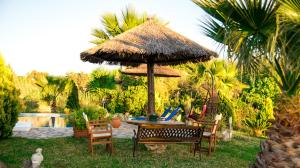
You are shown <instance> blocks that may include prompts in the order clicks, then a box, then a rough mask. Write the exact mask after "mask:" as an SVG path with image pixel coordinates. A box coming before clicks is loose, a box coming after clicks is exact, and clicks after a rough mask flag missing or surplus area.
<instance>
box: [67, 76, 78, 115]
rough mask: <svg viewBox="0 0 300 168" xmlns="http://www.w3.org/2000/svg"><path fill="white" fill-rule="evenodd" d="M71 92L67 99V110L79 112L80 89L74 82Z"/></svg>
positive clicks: (71, 83) (71, 85)
mask: <svg viewBox="0 0 300 168" xmlns="http://www.w3.org/2000/svg"><path fill="white" fill-rule="evenodd" d="M70 87H71V92H70V94H69V96H68V98H67V104H66V108H68V109H71V110H73V111H74V110H78V109H79V108H80V105H79V98H78V88H77V85H76V84H75V82H74V81H73V80H71V81H70Z"/></svg>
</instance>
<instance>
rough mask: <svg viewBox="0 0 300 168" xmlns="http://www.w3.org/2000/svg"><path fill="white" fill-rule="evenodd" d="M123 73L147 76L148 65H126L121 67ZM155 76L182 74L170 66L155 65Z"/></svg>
mask: <svg viewBox="0 0 300 168" xmlns="http://www.w3.org/2000/svg"><path fill="white" fill-rule="evenodd" d="M121 73H123V74H126V75H135V76H147V65H146V64H142V65H140V66H138V67H126V68H125V69H121ZM154 76H156V77H180V74H179V73H178V72H177V71H175V70H174V69H172V68H170V67H168V66H158V65H154Z"/></svg>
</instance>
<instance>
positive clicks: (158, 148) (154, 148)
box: [126, 120, 185, 153]
mask: <svg viewBox="0 0 300 168" xmlns="http://www.w3.org/2000/svg"><path fill="white" fill-rule="evenodd" d="M126 122H127V123H128V124H133V125H138V126H140V125H142V124H149V125H185V123H184V122H180V121H148V120H127V121H126ZM145 146H146V148H147V149H148V150H149V151H151V152H153V153H163V152H164V151H165V150H166V148H167V145H165V144H145Z"/></svg>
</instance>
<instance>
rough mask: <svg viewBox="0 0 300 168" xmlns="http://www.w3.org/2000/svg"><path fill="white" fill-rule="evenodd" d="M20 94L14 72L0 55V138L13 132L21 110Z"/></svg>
mask: <svg viewBox="0 0 300 168" xmlns="http://www.w3.org/2000/svg"><path fill="white" fill-rule="evenodd" d="M19 95H20V92H19V90H17V89H16V87H15V84H14V74H13V72H12V70H11V69H10V68H9V67H7V66H6V65H5V63H4V59H3V58H2V56H1V55H0V139H1V138H7V137H9V136H10V135H11V134H12V129H13V127H14V126H15V124H16V122H17V120H18V114H19V112H20V99H19Z"/></svg>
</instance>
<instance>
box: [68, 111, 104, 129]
mask: <svg viewBox="0 0 300 168" xmlns="http://www.w3.org/2000/svg"><path fill="white" fill-rule="evenodd" d="M83 112H84V113H85V114H86V115H87V116H88V119H89V120H97V119H99V118H104V116H105V115H106V113H107V110H106V109H105V108H103V107H96V106H87V107H82V108H80V109H78V110H76V111H74V112H72V113H71V114H70V116H69V120H70V122H71V124H72V126H73V127H75V128H76V129H81V130H82V129H86V124H85V120H84V118H83V115H82V114H83Z"/></svg>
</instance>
